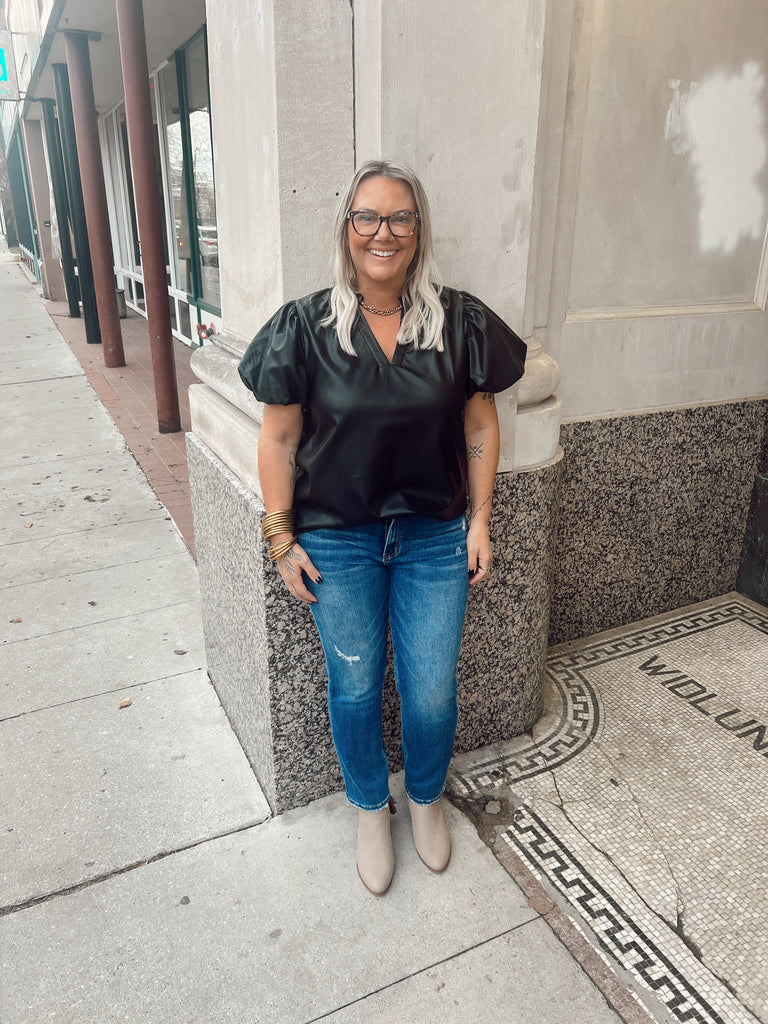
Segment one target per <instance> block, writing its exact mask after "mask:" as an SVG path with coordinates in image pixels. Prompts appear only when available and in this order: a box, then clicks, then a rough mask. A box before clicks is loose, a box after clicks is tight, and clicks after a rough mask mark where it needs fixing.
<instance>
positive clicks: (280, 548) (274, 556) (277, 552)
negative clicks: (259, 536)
mask: <svg viewBox="0 0 768 1024" xmlns="http://www.w3.org/2000/svg"><path fill="white" fill-rule="evenodd" d="M298 539H299V538H298V537H291V539H290V540H287V541H285V542H284V543H283V544H278V545H277V547H273V546H272V545H271V544H270V545H269V547H268V548H267V556H268V558H269V560H270V562H276V561H277V560H278V558H282V557H283V555H285V554H287V553H288V552H289V551H290V550H291V548H292V547H293V545H294V544H295V543H296V541H297V540H298Z"/></svg>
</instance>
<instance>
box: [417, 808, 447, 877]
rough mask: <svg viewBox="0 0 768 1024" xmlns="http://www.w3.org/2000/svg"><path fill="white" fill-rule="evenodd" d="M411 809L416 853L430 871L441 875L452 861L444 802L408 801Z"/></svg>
mask: <svg viewBox="0 0 768 1024" xmlns="http://www.w3.org/2000/svg"><path fill="white" fill-rule="evenodd" d="M408 806H409V807H410V809H411V827H412V828H413V841H414V843H415V845H416V852H417V853H418V855H419V857H420V858H421V860H422V863H424V864H426V866H427V867H428V868H429V870H430V871H434V872H435V874H438V875H439V874H440V872H441V871H445V869H446V868H447V867H448V861H449V860H450V859H451V837H450V835H449V833H448V826H447V825H446V823H445V817H444V815H443V808H442V802H441V801H440V800H437V801H436V802H435V803H433V804H415V803H414V802H413V800H410V799H409V800H408Z"/></svg>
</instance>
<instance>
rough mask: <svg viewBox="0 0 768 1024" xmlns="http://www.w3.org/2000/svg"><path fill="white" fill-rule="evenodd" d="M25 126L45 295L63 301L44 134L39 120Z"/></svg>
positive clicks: (62, 280) (28, 122)
mask: <svg viewBox="0 0 768 1024" xmlns="http://www.w3.org/2000/svg"><path fill="white" fill-rule="evenodd" d="M22 128H23V130H24V145H25V147H26V150H27V165H28V167H29V186H30V191H31V192H32V205H33V206H34V209H35V220H36V222H37V240H38V244H39V246H40V260H41V261H42V278H43V281H42V283H43V294H44V295H45V297H46V298H47V299H52V300H53V301H54V302H61V301H63V300H65V299H66V291H65V288H64V277H63V275H62V272H61V266H60V265H59V261H58V260H57V259H55V258H54V257H53V255H52V253H51V191H50V186H49V184H48V172H47V168H46V164H45V151H44V149H43V133H42V129H41V127H40V122H39V121H27V120H25V121H22Z"/></svg>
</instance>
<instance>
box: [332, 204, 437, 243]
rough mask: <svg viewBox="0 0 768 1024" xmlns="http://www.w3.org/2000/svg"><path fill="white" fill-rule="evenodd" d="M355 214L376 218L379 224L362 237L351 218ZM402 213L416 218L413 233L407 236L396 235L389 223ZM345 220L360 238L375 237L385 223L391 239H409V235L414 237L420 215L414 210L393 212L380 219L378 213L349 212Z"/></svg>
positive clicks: (410, 232) (364, 211) (365, 211)
mask: <svg viewBox="0 0 768 1024" xmlns="http://www.w3.org/2000/svg"><path fill="white" fill-rule="evenodd" d="M357 213H367V214H369V215H370V216H371V217H378V218H379V223H378V224H377V225H376V230H375V231H372V232H371V233H370V235H364V234H363V233H362V232H361V231H358V230H357V228H356V227H355V222H354V220H353V218H354V216H355V214H357ZM403 213H407V214H408V215H409V216H410V217H415V218H416V223H415V224H414V226H413V231H409V232H408V234H407V235H398V234H397V232H395V231H393V230H392V227H391V225H390V223H389V220H390V217H399V216H400V215H401V214H403ZM346 219H347V220H348V221H349V222H350V224H351V225H352V229H353V231H354V232H355V234H356V235H359V236H360V237H361V238H373V237H374V236H375V235H378V233H379V232H380V231H381V225H382V224H384V223H386V225H387V230H388V231H389V233H390V235H392V237H393V238H410V237H411V235H415V234H416V229H417V228H418V226H419V224H420V222H421V215H420V214H418V213H416V211H415V210H395V212H394V213H390V215H389V217H382V215H381V214H380V213H376V212H375V211H374V210H350V211H349V213H348V214H347V216H346Z"/></svg>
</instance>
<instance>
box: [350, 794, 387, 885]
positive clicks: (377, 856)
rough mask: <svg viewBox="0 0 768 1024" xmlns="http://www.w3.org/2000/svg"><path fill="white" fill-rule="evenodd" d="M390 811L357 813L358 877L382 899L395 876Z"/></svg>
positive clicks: (384, 809) (385, 809)
mask: <svg viewBox="0 0 768 1024" xmlns="http://www.w3.org/2000/svg"><path fill="white" fill-rule="evenodd" d="M389 818H390V808H389V807H382V809H381V810H380V811H361V810H358V812H357V873H358V875H359V876H360V881H361V882H362V883H363V885H364V886H365V888H366V889H367V890H368V892H371V893H373V895H374V896H383V895H384V893H385V892H386V891H387V889H388V888H389V886H390V883H391V881H392V875H393V874H394V873H395V851H394V850H393V849H392V836H391V834H390V831H389Z"/></svg>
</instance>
